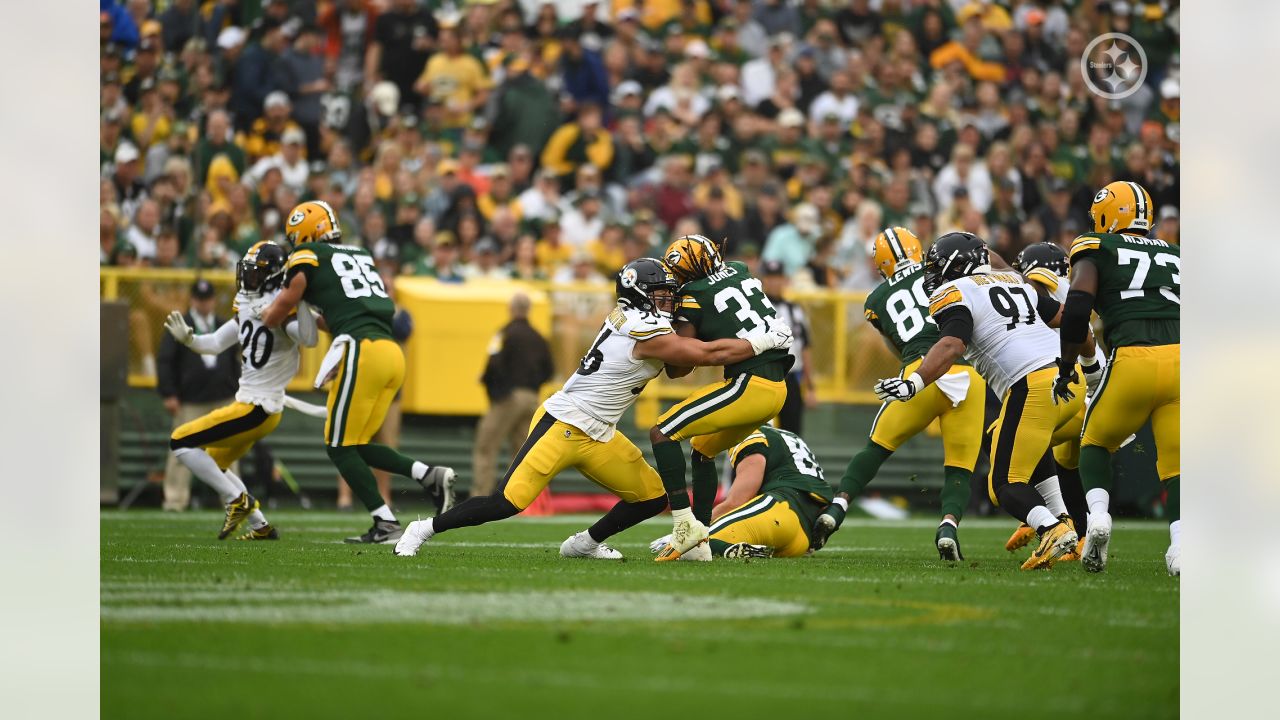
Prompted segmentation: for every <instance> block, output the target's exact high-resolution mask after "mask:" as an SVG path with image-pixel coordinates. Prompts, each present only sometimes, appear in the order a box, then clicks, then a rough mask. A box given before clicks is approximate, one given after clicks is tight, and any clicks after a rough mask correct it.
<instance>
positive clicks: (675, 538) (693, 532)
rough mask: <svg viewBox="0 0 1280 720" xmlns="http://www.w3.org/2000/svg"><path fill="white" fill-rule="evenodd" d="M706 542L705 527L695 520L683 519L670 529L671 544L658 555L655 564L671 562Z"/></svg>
mask: <svg viewBox="0 0 1280 720" xmlns="http://www.w3.org/2000/svg"><path fill="white" fill-rule="evenodd" d="M706 542H707V526H706V525H703V524H702V523H701V522H699V521H698V520H697V519H696V518H684V519H680V520H676V521H675V525H674V526H673V527H672V528H671V543H670V544H669V545H667V546H666V547H665V548H663V549H662V552H659V553H658V557H656V558H654V561H655V562H671V561H672V560H679V559H680V556H681V555H682V554H684V553H687V552H689V551H690V550H692V549H694V548H695V547H697V546H698V545H702V544H706Z"/></svg>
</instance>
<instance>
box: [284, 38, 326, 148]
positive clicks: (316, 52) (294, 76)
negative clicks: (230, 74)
mask: <svg viewBox="0 0 1280 720" xmlns="http://www.w3.org/2000/svg"><path fill="white" fill-rule="evenodd" d="M284 65H285V69H286V71H287V73H286V75H285V79H284V83H283V86H282V87H281V89H282V90H284V91H285V92H286V93H288V94H289V97H290V98H291V99H292V101H293V112H292V114H291V117H292V119H293V120H294V121H296V122H297V123H298V124H299V125H301V126H302V129H303V130H304V131H305V132H306V133H307V154H308V155H310V156H311V157H316V156H318V155H319V154H320V120H321V116H322V114H323V108H322V106H321V102H320V101H321V98H322V97H323V96H324V94H325V93H327V92H329V91H330V90H331V89H332V88H331V86H330V85H329V79H328V78H327V77H326V73H325V59H324V56H323V55H321V54H320V29H319V28H317V27H316V26H314V25H303V26H302V27H301V28H300V29H299V30H298V33H297V37H296V38H294V40H293V45H292V46H291V47H290V48H289V49H288V50H286V51H285V53H284Z"/></svg>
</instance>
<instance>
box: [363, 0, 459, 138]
mask: <svg viewBox="0 0 1280 720" xmlns="http://www.w3.org/2000/svg"><path fill="white" fill-rule="evenodd" d="M439 34H440V26H439V24H438V23H437V22H436V18H435V16H434V15H433V14H432V13H431V11H430V10H428V9H427V8H425V7H422V8H420V7H418V2H417V0H393V1H392V3H391V8H390V9H389V10H387V11H386V12H384V13H382V14H381V15H379V16H378V20H377V23H376V24H375V27H374V41H373V42H372V43H370V44H369V50H368V52H367V53H366V54H365V61H364V83H365V86H366V87H372V86H373V84H374V83H375V82H377V81H379V80H386V81H388V82H391V83H392V84H394V85H395V87H396V89H397V90H398V91H399V98H400V99H401V100H402V102H404V103H405V104H407V105H409V106H410V107H412V108H415V109H416V108H417V107H418V96H417V95H416V94H415V93H414V91H413V90H414V82H415V81H416V80H418V78H419V76H420V75H421V73H422V72H423V70H424V69H425V66H426V64H427V58H428V57H430V55H431V51H432V50H433V49H434V48H435V45H436V38H437V37H438V36H439ZM393 110H394V109H393ZM387 114H388V115H390V114H393V113H387Z"/></svg>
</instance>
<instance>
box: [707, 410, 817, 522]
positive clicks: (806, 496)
mask: <svg viewBox="0 0 1280 720" xmlns="http://www.w3.org/2000/svg"><path fill="white" fill-rule="evenodd" d="M752 454H760V455H763V456H764V461H765V470H764V481H763V482H762V483H761V484H760V494H762V495H763V494H766V493H768V494H770V495H774V496H775V497H778V498H779V499H783V500H788V501H789V502H790V504H791V506H792V509H793V510H795V511H796V512H797V513H798V514H799V515H800V517H801V518H803V519H804V521H805V523H804V525H805V529H806V530H808V529H810V528H812V527H813V521H814V520H816V519H817V517H818V515H820V514H821V513H822V508H823V507H825V506H826V505H827V504H828V503H830V502H831V497H832V495H831V486H830V485H828V484H827V481H826V479H825V478H823V476H822V466H821V465H819V464H818V460H817V458H815V457H814V455H813V451H812V450H810V449H809V446H808V445H807V444H805V441H804V440H801V439H800V436H799V435H796V434H795V433H791V432H787V431H786V430H779V429H777V428H774V427H771V426H769V425H764V426H761V428H760V429H759V430H757V431H755V432H753V433H751V434H750V435H748V436H747V437H746V439H745V440H743V441H742V442H740V443H738V444H737V446H735V447H734V448H733V449H732V450H730V451H729V462H730V463H732V464H733V465H734V466H735V467H736V466H737V465H738V461H739V460H741V459H742V458H745V457H747V456H748V455H752ZM806 500H807V501H806Z"/></svg>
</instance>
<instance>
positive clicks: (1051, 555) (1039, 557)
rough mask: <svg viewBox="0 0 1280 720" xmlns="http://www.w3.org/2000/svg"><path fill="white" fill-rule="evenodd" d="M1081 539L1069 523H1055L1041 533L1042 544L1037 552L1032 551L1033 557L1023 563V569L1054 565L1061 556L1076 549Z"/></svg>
mask: <svg viewBox="0 0 1280 720" xmlns="http://www.w3.org/2000/svg"><path fill="white" fill-rule="evenodd" d="M1079 539H1080V538H1078V537H1076V531H1075V530H1072V529H1071V526H1069V525H1067V523H1065V522H1062V521H1061V520H1060V521H1058V522H1056V523H1054V524H1053V527H1051V528H1049V529H1048V530H1045V531H1044V532H1043V533H1041V534H1040V545H1039V546H1038V547H1037V548H1036V549H1035V552H1033V553H1031V557H1029V558H1027V561H1026V562H1024V563H1022V569H1023V570H1038V569H1040V568H1045V569H1048V568H1051V567H1053V564H1054V563H1056V562H1058V559H1059V558H1061V557H1062V556H1063V555H1066V554H1067V553H1068V552H1070V551H1071V550H1073V549H1075V546H1076V542H1077V541H1078V540H1079Z"/></svg>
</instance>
